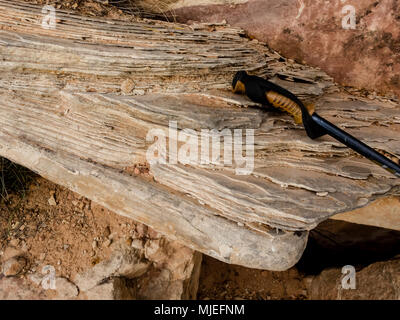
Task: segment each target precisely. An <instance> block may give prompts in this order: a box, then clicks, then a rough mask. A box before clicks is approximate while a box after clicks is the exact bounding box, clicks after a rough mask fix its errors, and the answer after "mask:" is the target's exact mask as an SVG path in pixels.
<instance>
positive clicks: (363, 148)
mask: <svg viewBox="0 0 400 320" xmlns="http://www.w3.org/2000/svg"><path fill="white" fill-rule="evenodd" d="M311 118H312V119H313V120H314V121H315V122H316V123H317V124H318V125H319V126H321V127H322V128H324V129H325V130H326V133H327V134H329V135H330V136H331V137H333V138H335V139H336V140H338V141H340V142H341V143H343V144H344V145H346V146H348V147H349V148H351V149H353V150H354V151H356V152H358V153H359V154H361V155H363V156H364V157H366V158H368V159H369V160H371V161H373V162H375V163H376V164H378V165H380V166H381V167H382V168H384V169H386V170H388V171H389V172H391V173H393V174H394V175H396V176H398V177H400V166H399V165H398V164H396V163H395V162H393V161H392V160H390V159H389V158H387V157H385V156H384V155H382V154H381V153H379V152H377V151H375V150H374V149H372V148H371V147H369V146H368V145H366V144H365V143H364V142H362V141H360V140H358V139H356V138H355V137H353V136H352V135H351V134H349V133H347V132H345V131H343V130H342V129H340V128H338V127H337V126H335V125H334V124H333V123H331V122H329V121H328V120H326V119H324V118H322V117H320V116H319V115H318V114H317V113H315V112H314V113H313V114H312V116H311Z"/></svg>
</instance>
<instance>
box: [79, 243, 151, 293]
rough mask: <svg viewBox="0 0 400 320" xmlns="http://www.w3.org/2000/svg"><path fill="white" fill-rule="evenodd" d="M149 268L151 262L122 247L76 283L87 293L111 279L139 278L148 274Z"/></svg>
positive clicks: (81, 275)
mask: <svg viewBox="0 0 400 320" xmlns="http://www.w3.org/2000/svg"><path fill="white" fill-rule="evenodd" d="M148 266H149V262H147V261H144V260H143V259H142V258H141V257H140V254H139V253H138V251H137V250H134V249H132V248H128V247H126V246H120V247H119V248H116V250H115V251H114V252H113V254H112V256H111V257H110V258H109V259H108V260H105V261H102V262H100V263H99V264H97V265H96V266H94V267H93V268H91V269H89V270H87V271H86V272H84V273H82V274H79V275H77V276H76V279H75V283H76V284H77V286H78V287H79V289H80V290H81V291H87V290H89V289H91V288H93V287H95V286H97V285H98V284H99V283H101V282H102V281H103V280H105V279H108V278H110V277H120V276H121V277H122V276H123V277H127V278H135V277H139V276H141V275H143V274H144V273H145V272H146V270H147V269H148Z"/></svg>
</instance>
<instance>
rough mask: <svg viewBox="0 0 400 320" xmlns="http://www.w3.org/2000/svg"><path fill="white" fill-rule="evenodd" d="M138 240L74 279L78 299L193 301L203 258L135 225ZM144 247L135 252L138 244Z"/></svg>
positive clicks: (119, 248)
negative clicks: (78, 291)
mask: <svg viewBox="0 0 400 320" xmlns="http://www.w3.org/2000/svg"><path fill="white" fill-rule="evenodd" d="M136 229H137V230H139V231H140V235H141V238H138V239H133V240H132V242H130V246H127V244H126V242H124V243H118V244H115V245H113V247H115V251H114V252H113V254H112V256H111V257H110V258H109V259H108V260H105V261H102V262H100V263H99V264H97V265H96V266H94V267H93V268H91V269H89V270H87V271H86V272H84V273H83V274H79V275H77V276H76V278H75V279H74V281H75V283H76V284H77V285H78V287H79V290H80V291H81V294H80V295H79V299H94V300H110V299H195V298H196V295H197V289H198V281H199V276H200V267H201V260H202V255H201V253H199V252H196V251H194V250H192V249H189V248H187V247H185V246H183V245H181V244H180V243H179V242H177V241H170V240H167V239H166V238H165V237H163V236H161V235H160V234H158V233H157V232H155V231H154V230H152V229H149V228H147V227H146V226H144V225H142V224H137V228H136ZM139 242H140V243H144V245H143V246H142V248H138V245H137V244H138V243H139Z"/></svg>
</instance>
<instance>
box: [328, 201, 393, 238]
mask: <svg viewBox="0 0 400 320" xmlns="http://www.w3.org/2000/svg"><path fill="white" fill-rule="evenodd" d="M399 217H400V198H399V197H389V198H384V199H379V200H376V201H375V202H373V203H371V204H370V205H368V206H366V207H363V208H360V209H357V210H354V211H350V212H345V213H339V214H337V215H334V216H332V217H331V219H334V220H343V221H347V222H352V223H358V224H365V225H370V226H377V227H381V228H386V229H392V230H398V231H400V219H399Z"/></svg>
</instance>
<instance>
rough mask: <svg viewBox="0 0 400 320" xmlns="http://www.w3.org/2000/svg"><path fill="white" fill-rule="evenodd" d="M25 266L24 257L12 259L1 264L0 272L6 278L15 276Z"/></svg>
mask: <svg viewBox="0 0 400 320" xmlns="http://www.w3.org/2000/svg"><path fill="white" fill-rule="evenodd" d="M26 264H27V261H26V259H25V258H24V257H13V258H11V259H8V260H7V261H6V262H4V263H3V270H2V272H3V274H4V275H5V276H6V277H9V276H16V275H18V274H20V273H21V272H22V271H23V269H24V267H25V266H26Z"/></svg>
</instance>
